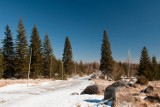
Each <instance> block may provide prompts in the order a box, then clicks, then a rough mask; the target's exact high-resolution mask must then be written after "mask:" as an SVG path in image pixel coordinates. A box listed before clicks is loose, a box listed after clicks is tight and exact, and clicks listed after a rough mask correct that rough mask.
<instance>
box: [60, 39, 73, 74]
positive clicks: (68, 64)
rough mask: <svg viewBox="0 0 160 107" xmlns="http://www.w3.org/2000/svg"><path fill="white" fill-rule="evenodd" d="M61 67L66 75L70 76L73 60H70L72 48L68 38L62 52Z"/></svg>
mask: <svg viewBox="0 0 160 107" xmlns="http://www.w3.org/2000/svg"><path fill="white" fill-rule="evenodd" d="M62 61H63V65H64V66H63V67H64V72H65V73H66V74H72V71H73V60H72V47H71V44H70V40H69V38H68V37H66V39H65V44H64V51H63V58H62Z"/></svg>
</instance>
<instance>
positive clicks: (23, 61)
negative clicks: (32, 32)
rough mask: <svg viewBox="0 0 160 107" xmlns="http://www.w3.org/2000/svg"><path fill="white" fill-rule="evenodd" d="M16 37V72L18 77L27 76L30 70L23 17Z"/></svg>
mask: <svg viewBox="0 0 160 107" xmlns="http://www.w3.org/2000/svg"><path fill="white" fill-rule="evenodd" d="M17 33H18V34H17V38H16V74H17V77H18V78H26V77H27V72H28V63H29V62H28V61H29V59H28V45H27V39H26V31H25V28H24V26H23V22H22V19H20V21H19V25H18V29H17Z"/></svg>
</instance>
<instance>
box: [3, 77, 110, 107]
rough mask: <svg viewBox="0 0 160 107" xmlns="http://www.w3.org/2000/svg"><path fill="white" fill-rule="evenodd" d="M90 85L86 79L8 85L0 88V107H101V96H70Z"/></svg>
mask: <svg viewBox="0 0 160 107" xmlns="http://www.w3.org/2000/svg"><path fill="white" fill-rule="evenodd" d="M90 84H93V82H92V81H89V80H88V77H82V78H79V77H77V78H72V79H69V80H64V81H60V80H58V81H52V82H44V83H40V84H29V86H28V87H27V85H26V84H13V85H8V86H5V87H2V88H0V107H101V106H102V105H99V103H100V102H101V101H102V99H103V96H101V95H71V93H74V92H77V93H81V92H82V91H83V89H84V88H85V87H86V86H88V85H90ZM105 106H106V107H110V106H107V105H105ZM105 106H104V105H103V107H105Z"/></svg>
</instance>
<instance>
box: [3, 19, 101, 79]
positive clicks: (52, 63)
mask: <svg viewBox="0 0 160 107" xmlns="http://www.w3.org/2000/svg"><path fill="white" fill-rule="evenodd" d="M95 63H96V62H94V63H83V62H82V61H80V62H79V63H77V62H75V61H73V57H72V47H71V43H70V40H69V38H68V37H66V39H65V44H64V52H63V58H62V60H61V59H56V57H55V56H54V53H53V49H52V47H51V42H50V39H49V35H48V34H45V38H44V41H43V42H42V40H41V38H40V36H39V32H38V29H37V27H36V25H34V27H33V29H32V33H31V37H30V43H28V41H27V35H26V31H25V27H24V25H23V21H22V19H20V21H19V23H18V28H17V35H16V40H15V42H14V40H13V35H12V31H11V29H10V27H9V25H6V27H5V32H4V39H3V40H2V47H1V49H0V77H1V78H27V77H28V76H29V77H30V78H33V79H35V78H57V79H65V78H66V77H67V76H69V75H74V74H75V73H78V74H80V75H83V74H86V73H88V74H89V73H92V72H94V70H95V69H98V67H96V68H95V69H94V70H92V69H91V68H90V67H89V66H90V64H91V65H94V64H95ZM96 64H97V63H96ZM97 65H98V64H97ZM92 68H93V67H92Z"/></svg>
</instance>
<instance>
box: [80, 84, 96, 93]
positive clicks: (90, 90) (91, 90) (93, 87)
mask: <svg viewBox="0 0 160 107" xmlns="http://www.w3.org/2000/svg"><path fill="white" fill-rule="evenodd" d="M98 93H99V91H98V86H97V85H90V86H88V87H86V88H85V89H84V91H82V92H81V94H98Z"/></svg>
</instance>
